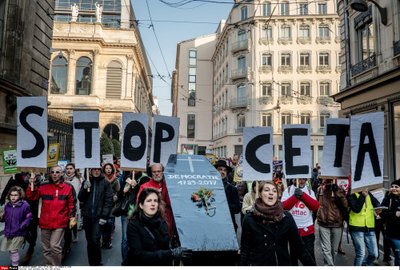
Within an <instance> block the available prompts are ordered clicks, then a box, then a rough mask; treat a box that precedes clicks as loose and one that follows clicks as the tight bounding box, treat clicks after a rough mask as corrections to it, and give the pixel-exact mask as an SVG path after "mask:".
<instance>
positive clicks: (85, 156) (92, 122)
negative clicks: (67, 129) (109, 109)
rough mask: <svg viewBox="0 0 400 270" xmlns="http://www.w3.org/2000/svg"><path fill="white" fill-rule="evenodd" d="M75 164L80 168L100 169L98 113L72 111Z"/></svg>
mask: <svg viewBox="0 0 400 270" xmlns="http://www.w3.org/2000/svg"><path fill="white" fill-rule="evenodd" d="M73 115H74V151H75V164H77V165H78V166H79V167H80V168H99V167H100V131H99V112H98V111H74V114H73Z"/></svg>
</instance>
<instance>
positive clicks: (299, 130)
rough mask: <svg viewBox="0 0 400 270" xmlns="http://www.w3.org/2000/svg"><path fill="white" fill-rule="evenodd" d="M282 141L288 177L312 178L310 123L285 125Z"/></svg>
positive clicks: (285, 171) (285, 170)
mask: <svg viewBox="0 0 400 270" xmlns="http://www.w3.org/2000/svg"><path fill="white" fill-rule="evenodd" d="M282 141H283V155H284V157H285V158H284V168H285V169H284V173H285V174H286V178H287V179H294V178H311V145H310V125H283V139H282Z"/></svg>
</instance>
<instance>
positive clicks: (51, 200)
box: [27, 165, 76, 266]
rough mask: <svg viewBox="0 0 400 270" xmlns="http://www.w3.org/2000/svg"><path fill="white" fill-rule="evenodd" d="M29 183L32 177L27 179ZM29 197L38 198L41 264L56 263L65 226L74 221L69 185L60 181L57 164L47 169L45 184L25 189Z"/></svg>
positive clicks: (72, 192)
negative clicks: (40, 201) (39, 204)
mask: <svg viewBox="0 0 400 270" xmlns="http://www.w3.org/2000/svg"><path fill="white" fill-rule="evenodd" d="M29 181H30V184H31V185H32V186H33V185H34V182H35V181H36V179H35V176H34V175H33V177H31V178H29ZM27 197H28V199H30V200H39V198H41V199H42V207H41V210H40V218H39V227H40V229H41V241H42V251H43V256H44V258H45V265H52V266H60V265H61V261H62V246H61V241H62V240H63V238H64V231H65V228H66V227H67V226H70V224H72V223H74V222H75V223H76V219H75V217H76V216H75V214H76V208H75V202H74V200H75V198H74V191H73V187H72V185H70V184H67V183H65V182H64V178H63V176H62V169H61V167H60V166H58V165H57V166H53V167H52V168H51V169H50V177H49V180H48V182H47V183H43V184H42V185H40V186H39V187H38V186H33V189H32V188H28V189H27Z"/></svg>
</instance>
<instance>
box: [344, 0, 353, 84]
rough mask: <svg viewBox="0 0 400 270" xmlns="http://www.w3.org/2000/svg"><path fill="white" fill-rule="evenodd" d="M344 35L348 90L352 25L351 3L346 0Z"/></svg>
mask: <svg viewBox="0 0 400 270" xmlns="http://www.w3.org/2000/svg"><path fill="white" fill-rule="evenodd" d="M343 8H344V12H343V14H344V35H345V39H344V40H345V42H344V44H345V52H346V54H345V64H346V88H347V87H349V86H351V79H350V73H351V58H350V56H351V52H350V24H349V19H350V16H349V1H348V0H344V7H343Z"/></svg>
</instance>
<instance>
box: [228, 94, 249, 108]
mask: <svg viewBox="0 0 400 270" xmlns="http://www.w3.org/2000/svg"><path fill="white" fill-rule="evenodd" d="M247 105H250V100H249V99H248V98H247V97H241V98H233V99H231V102H230V108H231V109H237V108H245V107H247Z"/></svg>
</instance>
